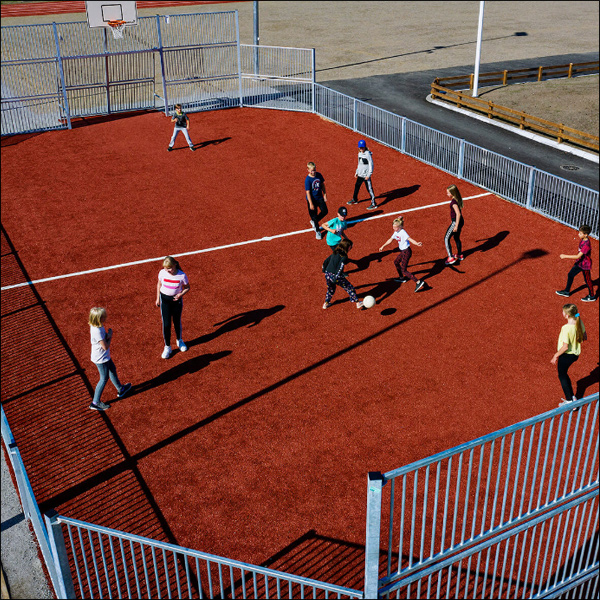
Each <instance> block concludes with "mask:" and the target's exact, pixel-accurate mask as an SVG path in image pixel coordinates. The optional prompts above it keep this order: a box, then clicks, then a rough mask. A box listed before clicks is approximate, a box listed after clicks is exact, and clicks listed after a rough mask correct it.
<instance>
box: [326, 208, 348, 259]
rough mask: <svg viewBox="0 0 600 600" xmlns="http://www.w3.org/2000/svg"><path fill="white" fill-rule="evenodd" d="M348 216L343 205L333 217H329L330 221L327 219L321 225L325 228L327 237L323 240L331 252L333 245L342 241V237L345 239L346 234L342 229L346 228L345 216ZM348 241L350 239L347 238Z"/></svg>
mask: <svg viewBox="0 0 600 600" xmlns="http://www.w3.org/2000/svg"><path fill="white" fill-rule="evenodd" d="M347 216H348V209H347V208H346V207H345V206H342V207H340V208H339V210H338V212H337V217H336V218H335V219H331V221H327V224H324V225H323V229H326V230H327V237H326V238H325V241H326V242H327V245H328V246H329V247H330V248H331V251H332V252H333V251H334V250H335V247H336V246H337V245H338V244H339V243H340V242H341V241H342V238H344V239H345V240H347V239H348V238H347V237H346V234H345V233H344V229H346V227H347V224H346V217H347ZM348 241H350V240H348Z"/></svg>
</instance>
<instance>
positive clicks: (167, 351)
mask: <svg viewBox="0 0 600 600" xmlns="http://www.w3.org/2000/svg"><path fill="white" fill-rule="evenodd" d="M170 356H171V346H165V349H164V350H163V353H162V358H169V357H170Z"/></svg>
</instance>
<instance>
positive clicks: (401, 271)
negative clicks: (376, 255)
mask: <svg viewBox="0 0 600 600" xmlns="http://www.w3.org/2000/svg"><path fill="white" fill-rule="evenodd" d="M392 228H393V229H394V233H393V234H392V237H391V238H390V239H389V240H388V241H387V242H386V243H385V244H384V245H383V246H381V248H379V252H383V249H384V248H385V247H386V246H387V245H388V244H391V243H392V242H393V241H394V240H396V241H397V242H398V248H399V249H400V254H399V255H398V257H397V258H396V260H395V261H394V266H395V267H396V270H397V271H398V275H399V277H398V278H397V279H394V281H397V282H398V283H404V282H405V281H408V280H409V279H412V280H413V281H414V282H415V292H419V291H420V290H422V289H423V286H424V285H425V282H424V281H422V280H421V279H417V278H416V277H415V276H414V275H413V274H412V273H411V272H410V271H409V270H408V261H409V260H410V257H411V256H412V249H411V247H410V245H411V244H414V245H415V246H422V245H423V243H422V242H415V240H413V239H412V238H411V237H410V236H409V235H408V233H406V231H405V230H404V217H398V218H397V219H394V222H393V223H392Z"/></svg>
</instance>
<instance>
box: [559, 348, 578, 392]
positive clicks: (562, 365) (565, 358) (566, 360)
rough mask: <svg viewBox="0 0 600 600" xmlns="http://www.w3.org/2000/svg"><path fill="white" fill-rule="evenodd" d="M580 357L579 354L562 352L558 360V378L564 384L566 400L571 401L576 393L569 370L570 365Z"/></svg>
mask: <svg viewBox="0 0 600 600" xmlns="http://www.w3.org/2000/svg"><path fill="white" fill-rule="evenodd" d="M578 358H579V355H578V354H566V353H565V354H561V355H560V356H559V357H558V360H557V361H556V366H557V368H558V380H559V381H560V385H561V386H562V389H563V392H564V394H565V400H567V401H570V400H572V399H573V396H574V395H575V394H574V393H573V386H572V385H571V379H569V374H568V370H569V367H570V366H571V365H572V364H573V363H574V362H575V361H576V360H577V359H578Z"/></svg>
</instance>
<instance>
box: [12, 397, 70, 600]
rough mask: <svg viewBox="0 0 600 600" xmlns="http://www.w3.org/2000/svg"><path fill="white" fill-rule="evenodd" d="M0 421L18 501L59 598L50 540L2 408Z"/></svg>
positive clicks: (57, 580) (58, 584)
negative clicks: (0, 421)
mask: <svg viewBox="0 0 600 600" xmlns="http://www.w3.org/2000/svg"><path fill="white" fill-rule="evenodd" d="M1 419H2V441H3V442H4V445H5V447H6V451H7V454H8V457H9V459H10V465H11V467H12V472H13V473H14V476H15V479H16V481H17V490H18V492H19V499H20V501H21V506H22V508H23V515H24V516H25V518H26V519H27V520H28V521H29V522H30V523H31V527H32V529H33V532H34V533H35V537H36V539H37V542H38V545H39V548H40V552H41V554H42V557H43V559H44V563H45V565H46V568H47V569H48V574H49V575H50V581H51V582H52V586H53V588H54V592H55V594H56V595H57V597H58V598H60V595H59V591H60V588H61V585H60V581H61V576H60V574H59V573H58V572H57V571H56V569H55V566H54V557H53V554H52V550H51V548H50V538H49V536H48V531H47V530H46V527H45V524H44V520H43V519H42V515H41V513H40V509H39V506H38V503H37V501H36V499H35V495H34V493H33V488H32V487H31V483H30V482H29V477H28V475H27V470H26V469H25V464H24V463H23V459H22V458H21V453H20V452H19V448H18V447H17V444H16V442H15V438H14V437H13V434H12V431H11V429H10V426H9V424H8V420H7V418H6V414H5V413H4V408H3V407H2V408H1Z"/></svg>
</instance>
